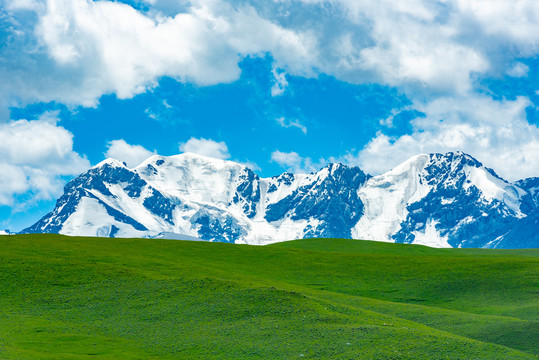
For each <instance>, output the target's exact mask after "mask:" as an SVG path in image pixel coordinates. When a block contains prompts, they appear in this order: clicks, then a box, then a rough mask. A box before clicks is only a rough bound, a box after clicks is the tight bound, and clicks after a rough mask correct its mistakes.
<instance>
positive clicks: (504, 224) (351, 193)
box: [22, 152, 539, 248]
mask: <svg viewBox="0 0 539 360" xmlns="http://www.w3.org/2000/svg"><path fill="white" fill-rule="evenodd" d="M538 209H539V178H537V177H535V178H528V179H524V180H520V181H517V182H514V183H510V182H508V181H506V180H504V179H502V178H501V177H500V176H498V175H497V174H496V173H495V172H494V171H493V170H492V169H489V168H487V167H485V166H483V165H482V164H481V163H480V162H479V161H478V160H476V159H474V158H473V157H472V156H470V155H467V154H464V153H462V152H455V153H453V152H450V153H446V154H421V155H416V156H414V157H412V158H410V159H408V160H407V161H405V162H404V163H402V164H400V165H398V166H397V167H395V168H393V169H392V170H390V171H388V172H386V173H384V174H381V175H377V176H370V175H368V174H366V173H364V172H363V171H362V170H361V169H360V168H359V167H354V166H346V165H343V164H338V163H333V164H329V165H327V166H325V167H324V168H322V169H321V170H320V171H318V172H316V173H311V174H292V173H288V172H286V173H283V174H280V175H278V176H273V177H270V178H261V177H259V176H258V175H257V174H256V173H254V172H253V171H252V170H251V169H249V168H248V167H247V166H245V165H243V164H240V163H236V162H232V161H226V160H218V159H214V158H209V157H205V156H201V155H196V154H192V153H183V154H180V155H175V156H168V157H167V156H159V155H155V156H152V157H150V158H148V159H147V160H145V161H144V162H142V163H141V164H140V165H138V166H137V167H135V168H128V167H127V166H126V165H125V164H124V163H122V162H120V161H118V160H114V159H107V160H105V161H103V162H101V163H99V164H98V165H96V166H94V167H93V168H91V169H89V170H88V171H87V172H85V173H83V174H81V175H80V176H78V177H77V178H75V179H73V180H72V181H70V182H69V183H68V184H67V185H66V186H65V188H64V193H63V195H62V196H61V197H60V198H59V199H58V201H57V203H56V207H55V208H54V210H53V211H52V212H50V213H49V214H47V215H45V216H44V217H43V218H42V219H41V220H39V221H38V222H37V223H35V224H34V225H32V226H30V227H29V228H27V229H25V230H23V231H22V232H23V233H60V234H66V235H78V236H104V237H147V238H155V237H165V238H175V239H187V240H195V239H200V240H206V241H222V242H231V243H244V244H245V243H246V244H261V245H262V244H268V243H273V242H278V241H285V240H292V239H301V238H315V237H328V238H329V237H332V238H354V239H369V240H376V241H386V242H396V243H406V244H422V245H428V246H433V247H486V248H532V247H539V210H538Z"/></svg>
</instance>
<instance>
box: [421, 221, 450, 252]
mask: <svg viewBox="0 0 539 360" xmlns="http://www.w3.org/2000/svg"><path fill="white" fill-rule="evenodd" d="M436 225H437V222H436V221H434V220H432V219H429V220H428V222H427V224H426V226H425V231H422V232H421V231H413V232H412V234H414V236H415V239H414V241H413V242H412V244H417V245H426V246H430V247H436V248H450V247H451V245H449V243H448V242H447V236H443V237H442V236H440V234H439V233H438V231H437V230H436Z"/></svg>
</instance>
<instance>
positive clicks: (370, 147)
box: [347, 95, 539, 180]
mask: <svg viewBox="0 0 539 360" xmlns="http://www.w3.org/2000/svg"><path fill="white" fill-rule="evenodd" d="M530 104H531V103H530V101H529V100H528V99H527V98H525V97H519V98H517V99H516V100H514V101H509V100H506V101H502V102H498V101H494V100H492V99H491V98H488V97H484V96H478V95H477V96H469V97H467V98H459V99H454V98H440V99H437V100H435V101H432V102H428V103H424V104H419V103H416V104H415V106H416V108H417V109H419V110H420V111H422V112H424V113H425V114H426V117H425V118H417V119H415V120H414V121H412V125H413V128H414V129H413V132H412V133H411V134H407V135H403V136H400V137H389V136H387V135H385V134H383V133H381V132H380V133H378V135H377V136H376V137H375V138H374V139H372V140H371V141H370V142H369V143H368V144H367V146H366V147H365V148H364V149H363V150H362V151H360V153H359V155H358V157H357V158H355V157H354V156H348V157H347V160H348V161H349V162H351V163H357V164H359V165H360V166H361V167H362V168H363V169H364V170H365V171H367V172H369V173H372V174H377V173H380V172H383V171H387V170H389V169H390V168H392V167H394V166H396V165H397V164H399V163H400V162H402V161H404V160H406V159H408V158H409V157H410V156H413V155H416V154H419V153H432V152H447V151H456V150H461V151H464V152H466V153H469V154H470V155H472V156H474V157H476V158H477V159H478V160H479V161H481V162H483V163H484V164H485V165H486V166H488V167H491V168H493V169H495V170H496V171H497V172H498V173H499V174H500V175H501V176H502V177H504V178H506V179H508V180H517V179H520V178H524V177H529V176H537V169H539V157H538V156H537V154H539V128H537V127H536V126H534V125H531V124H529V123H528V122H527V120H526V113H525V109H526V107H528V106H529V105H530Z"/></svg>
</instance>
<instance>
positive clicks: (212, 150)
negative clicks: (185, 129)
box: [180, 137, 230, 160]
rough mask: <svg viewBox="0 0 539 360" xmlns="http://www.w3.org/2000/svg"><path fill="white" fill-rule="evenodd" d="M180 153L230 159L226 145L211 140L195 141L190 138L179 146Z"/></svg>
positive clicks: (201, 139)
mask: <svg viewBox="0 0 539 360" xmlns="http://www.w3.org/2000/svg"><path fill="white" fill-rule="evenodd" d="M180 151H181V152H191V153H195V154H199V155H204V156H209V157H212V158H216V159H222V160H224V159H228V158H230V154H229V153H228V147H227V146H226V144H225V143H224V142H222V141H221V142H217V141H213V140H212V139H204V138H200V139H196V138H193V137H192V138H190V139H189V140H187V142H185V143H181V144H180Z"/></svg>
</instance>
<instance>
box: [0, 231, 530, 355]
mask: <svg viewBox="0 0 539 360" xmlns="http://www.w3.org/2000/svg"><path fill="white" fill-rule="evenodd" d="M325 250H330V251H325ZM538 270H539V258H538V254H537V252H536V251H529V252H528V251H524V250H507V251H498V250H482V251H479V250H462V249H430V248H426V247H423V246H411V245H400V244H384V243H375V242H363V241H346V240H334V239H324V240H321V239H318V240H303V241H295V242H289V243H282V244H278V245H277V244H276V245H271V246H266V247H253V246H245V245H230V244H219V243H204V242H184V241H167V240H145V239H103V238H74V237H65V236H60V235H21V236H6V237H2V238H0V283H1V284H2V287H0V301H1V302H2V307H1V308H0V320H1V321H2V324H3V326H2V327H0V339H1V341H0V344H2V345H0V357H2V358H7V359H34V358H41V359H87V358H94V359H99V358H103V359H105V358H111V357H114V358H126V359H127V358H129V359H148V358H152V359H173V358H183V359H200V358H205V359H242V358H244V359H257V358H260V359H267V358H273V359H289V358H297V357H301V358H313V359H314V358H317V359H318V358H332V359H387V358H393V359H412V358H433V359H434V358H447V359H461V358H475V359H492V358H499V359H526V358H530V359H532V358H536V357H535V356H534V355H533V354H535V355H537V354H538V353H539V349H537V344H536V341H535V340H536V339H537V336H538V335H539V332H538V329H537V320H538V313H537V310H538V308H539V301H538V300H537V289H538Z"/></svg>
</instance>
